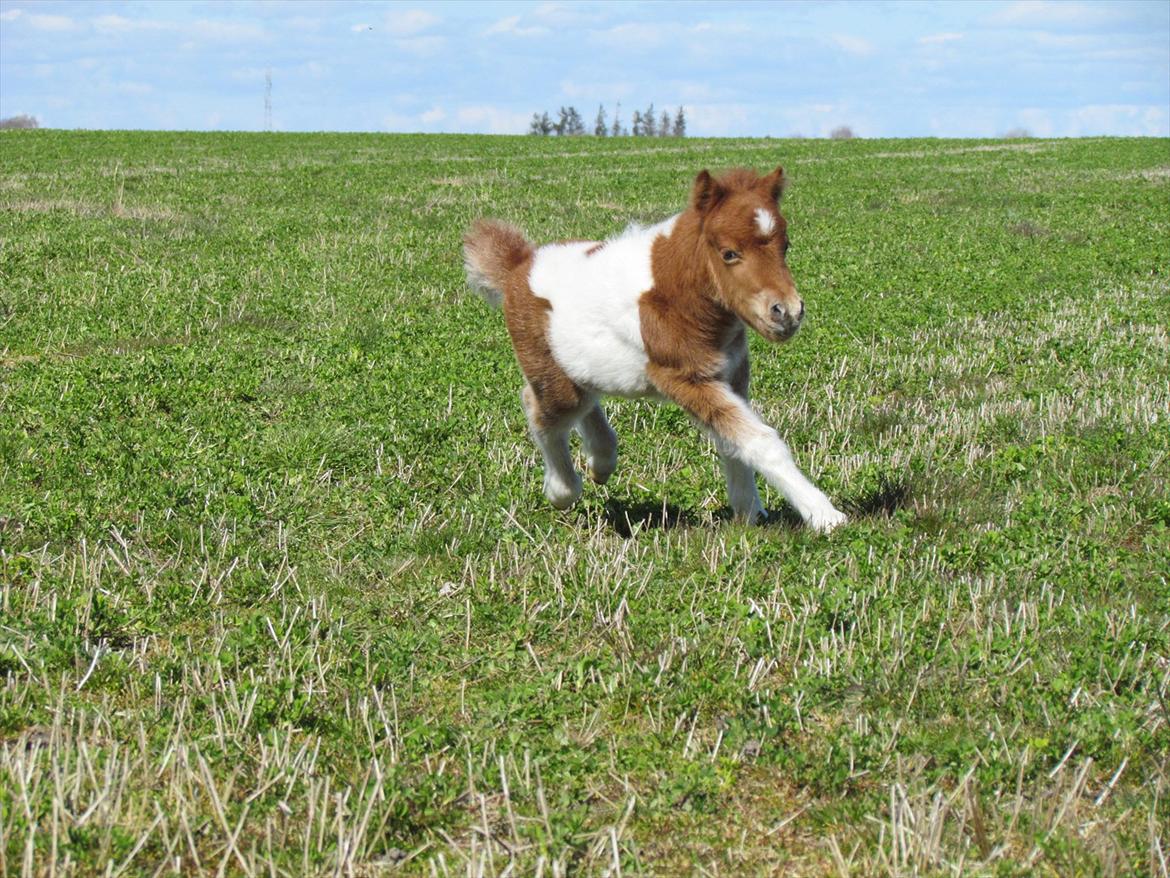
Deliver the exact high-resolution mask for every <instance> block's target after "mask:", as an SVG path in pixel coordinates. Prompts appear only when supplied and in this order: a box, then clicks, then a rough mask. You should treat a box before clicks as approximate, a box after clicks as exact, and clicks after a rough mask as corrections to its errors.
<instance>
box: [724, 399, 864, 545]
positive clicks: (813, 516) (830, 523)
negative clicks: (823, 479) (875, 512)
mask: <svg viewBox="0 0 1170 878" xmlns="http://www.w3.org/2000/svg"><path fill="white" fill-rule="evenodd" d="M726 397H727V398H728V399H729V400H730V401H732V402H733V404H734V405H735V406H736V407H737V408H738V409H739V410H740V413H739V417H740V422H741V423H742V424H743V429H742V430H741V432H740V435H736V436H721V435H715V437H714V438H715V444H716V447H717V448H718V449H719V452H720V454H724V455H727V456H729V457H734V458H736V459H737V460H740V461H742V462H743V463H744V464H746V465H747V466H749V467H751V468H753V469H755V470H757V471H759V473H760V474H761V475H762V476H763V477H764V478H765V479H767V480H768V482H769V483H770V484H772V485H775V486H776V488H778V489H779V490H780V491H781V493H783V494H784V497H785V498H786V499H787V500H788V502H789V503H791V504H792V506H793V508H795V509H796V511H797V512H798V513H800V517H801V518H802V519H804V522H805V524H807V525H808V526H809V527H811V528H813V529H815V530H818V531H821V532H822V533H828V532H829V531H831V530H833V528H835V527H838V526H839V525H842V524H844V523H845V522H846V521H847V520H848V519H847V518H846V516H845V515H844V513H842V512H840V511H838V510H837V509H836V508H835V507H834V506H833V503H832V501H831V500H829V498H828V497H826V496H825V495H824V493H823V492H822V491H821V490H820V489H819V488H818V487H817V486H816V485H814V484H813V483H812V482H810V481H809V480H808V478H806V477H805V475H804V473H802V472H801V471H800V468H799V467H797V465H796V461H794V460H793V459H792V452H791V451H790V450H789V448H788V445H787V443H785V442H784V440H783V439H781V438H780V436H779V435H778V434H777V433H776V431H775V430H773V429H772V428H771V427H769V426H768V425H767V424H765V423H764V422H763V421H762V420H760V416H759V415H757V414H756V413H755V411H753V410H752V408H751V406H749V405H748V404H747V403H746V402H744V400H743V399H741V398H739V397H737V396H734V395H733V394H732V393H731V392H730V390H728V392H727V393H726ZM730 489H731V485H730V481H729V483H728V490H729V491H730ZM733 508H734V507H733Z"/></svg>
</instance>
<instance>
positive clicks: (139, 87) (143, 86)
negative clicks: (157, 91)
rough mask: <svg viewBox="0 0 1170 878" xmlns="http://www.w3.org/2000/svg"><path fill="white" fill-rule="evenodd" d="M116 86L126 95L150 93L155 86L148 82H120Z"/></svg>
mask: <svg viewBox="0 0 1170 878" xmlns="http://www.w3.org/2000/svg"><path fill="white" fill-rule="evenodd" d="M114 88H115V89H116V90H117V91H118V92H119V93H121V94H124V95H148V94H150V93H151V92H153V91H154V86H152V85H150V84H149V83H146V82H119V83H118V84H117V85H116V86H114Z"/></svg>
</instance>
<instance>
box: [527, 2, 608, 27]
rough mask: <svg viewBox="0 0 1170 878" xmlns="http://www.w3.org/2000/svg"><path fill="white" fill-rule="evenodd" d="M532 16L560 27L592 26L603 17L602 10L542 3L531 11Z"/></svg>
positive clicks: (565, 4) (564, 4)
mask: <svg viewBox="0 0 1170 878" xmlns="http://www.w3.org/2000/svg"><path fill="white" fill-rule="evenodd" d="M532 14H533V15H535V16H536V17H537V18H539V19H540V20H541V21H547V22H548V23H549V24H555V25H560V26H562V27H566V26H571V25H575V24H592V23H596V22H598V21H601V20H602V19H603V18H604V17H605V13H604V11H603V10H602V8H595V9H593V10H590V9H588V8H586V7H584V6H578V5H572V6H570V5H569V4H567V3H542V4H540V5H539V6H537V7H536V8H535V9H533V10H532Z"/></svg>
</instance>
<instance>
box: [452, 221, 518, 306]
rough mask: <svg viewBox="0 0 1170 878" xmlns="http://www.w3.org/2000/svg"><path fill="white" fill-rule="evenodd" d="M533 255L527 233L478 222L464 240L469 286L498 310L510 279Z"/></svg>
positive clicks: (500, 225)
mask: <svg viewBox="0 0 1170 878" xmlns="http://www.w3.org/2000/svg"><path fill="white" fill-rule="evenodd" d="M531 255H532V245H531V244H529V243H528V240H527V239H526V238H525V237H524V235H523V233H521V232H520V230H519V229H517V228H515V227H514V226H510V225H508V224H507V223H502V222H499V221H498V220H476V221H475V222H474V223H473V224H472V226H471V228H470V229H468V231H467V234H466V235H464V236H463V267H464V268H465V269H466V270H467V283H468V284H469V285H470V286H471V288H472V289H473V290H475V291H476V292H477V293H479V294H480V295H481V296H483V297H484V299H485V300H486V301H487V303H488V304H489V305H494V306H495V307H497V308H498V307H500V304H501V303H502V301H503V298H504V287H505V285H506V284H507V281H508V275H509V274H510V273H511V272H512V271H513V270H514V269H515V268H516V266H518V265H520V264H521V263H522V262H524V260H526V259H527V258H528V257H529V256H531Z"/></svg>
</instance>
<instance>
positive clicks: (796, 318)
mask: <svg viewBox="0 0 1170 878" xmlns="http://www.w3.org/2000/svg"><path fill="white" fill-rule="evenodd" d="M803 319H804V302H803V301H799V302H797V307H796V309H795V310H794V309H792V308H791V307H789V306H788V305H786V304H784V303H783V302H776V303H774V304H773V305H772V307H771V309H769V311H768V320H769V322H771V324H772V326H773V327H774V328H775V330H776V334H777V335H779V336H781V337H783V338H787V337H789V336H790V335H792V334H793V333H795V332H796V330H798V329H799V328H800V321H801V320H803Z"/></svg>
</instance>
